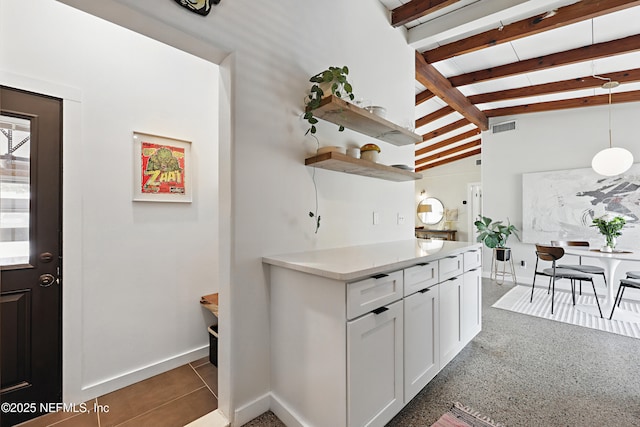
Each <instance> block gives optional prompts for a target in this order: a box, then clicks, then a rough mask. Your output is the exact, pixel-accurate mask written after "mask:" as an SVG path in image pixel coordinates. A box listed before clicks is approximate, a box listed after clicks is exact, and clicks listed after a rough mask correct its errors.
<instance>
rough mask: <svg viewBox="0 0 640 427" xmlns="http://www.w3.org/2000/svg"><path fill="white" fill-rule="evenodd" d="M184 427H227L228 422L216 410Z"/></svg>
mask: <svg viewBox="0 0 640 427" xmlns="http://www.w3.org/2000/svg"><path fill="white" fill-rule="evenodd" d="M185 427H229V420H228V419H227V417H225V416H224V414H223V413H222V411H220V410H219V409H216V410H215V411H213V412H209V413H208V414H207V415H205V416H203V417H200V418H198V419H197V420H195V421H192V422H190V423H189V424H187V425H186V426H185Z"/></svg>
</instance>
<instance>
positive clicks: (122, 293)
mask: <svg viewBox="0 0 640 427" xmlns="http://www.w3.org/2000/svg"><path fill="white" fill-rule="evenodd" d="M0 8H1V13H0V58H2V62H1V63H0V84H4V85H8V86H18V87H20V88H24V89H27V90H34V91H44V92H46V93H51V94H52V95H56V96H62V97H64V98H65V101H64V115H65V119H64V146H63V150H64V172H63V181H64V183H63V194H64V202H63V216H64V234H63V244H64V247H63V256H64V264H63V265H64V272H65V280H64V284H63V299H64V307H63V314H64V332H63V347H64V349H65V350H64V369H63V374H64V394H65V399H67V400H71V401H76V402H77V401H83V400H86V399H88V398H90V397H94V396H96V395H99V394H103V393H106V392H108V391H112V390H114V389H116V388H119V387H121V386H123V385H127V384H129V383H131V382H133V381H136V380H139V379H141V378H146V377H148V376H150V375H152V374H154V373H158V372H159V371H162V370H166V369H169V368H171V367H173V366H176V365H179V364H182V363H185V362H186V361H188V360H190V359H193V358H194V357H201V356H204V355H206V354H207V347H208V334H207V332H206V327H207V325H208V324H210V323H212V322H213V320H214V318H213V316H212V315H211V314H210V313H208V312H206V311H205V310H203V309H202V308H201V307H199V304H198V300H199V297H200V296H201V295H204V294H207V293H211V292H215V291H216V290H217V284H216V283H215V281H212V280H210V277H212V276H215V275H216V274H217V271H218V249H217V246H216V245H215V242H216V239H217V221H218V197H217V193H218V175H217V170H218V169H217V163H218V158H217V152H218V151H217V150H218V136H217V128H218V126H217V117H218V104H217V102H218V101H217V97H218V89H217V87H218V67H217V66H216V65H213V64H211V63H209V62H206V61H204V60H202V59H200V58H196V57H194V56H191V55H189V54H186V53H184V52H181V51H178V50H176V49H174V48H171V47H168V46H166V45H164V44H161V43H159V42H156V41H154V40H151V39H148V38H146V37H143V36H141V35H139V34H136V33H133V32H131V31H129V30H125V29H122V28H121V27H117V26H116V25H113V24H111V23H107V22H105V21H102V20H100V19H97V18H95V17H92V16H90V15H87V14H85V13H83V12H80V11H77V10H75V9H72V8H70V7H68V6H66V5H63V4H60V3H58V2H55V1H52V0H38V1H29V2H24V1H19V0H0ZM60 88H62V89H60ZM69 94H70V95H69ZM134 130H135V131H142V132H148V133H154V134H158V135H164V136H169V137H175V138H180V139H186V140H189V141H192V159H193V184H194V194H193V203H190V204H182V203H180V204H170V203H144V202H132V200H131V199H132V174H133V157H132V156H133V146H132V131H134Z"/></svg>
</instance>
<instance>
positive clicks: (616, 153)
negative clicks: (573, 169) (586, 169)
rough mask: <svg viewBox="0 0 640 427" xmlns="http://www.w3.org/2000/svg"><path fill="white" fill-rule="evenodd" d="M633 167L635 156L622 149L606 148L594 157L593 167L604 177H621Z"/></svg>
mask: <svg viewBox="0 0 640 427" xmlns="http://www.w3.org/2000/svg"><path fill="white" fill-rule="evenodd" d="M631 165H633V154H631V152H630V151H629V150H625V149H624V148H620V147H611V148H606V149H604V150H602V151H600V152H598V153H597V154H596V155H595V156H593V160H592V161H591V167H592V168H593V170H594V171H596V173H598V174H600V175H604V176H614V175H619V174H621V173H623V172H626V171H627V170H629V168H630V167H631Z"/></svg>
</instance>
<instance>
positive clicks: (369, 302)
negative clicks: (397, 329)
mask: <svg viewBox="0 0 640 427" xmlns="http://www.w3.org/2000/svg"><path fill="white" fill-rule="evenodd" d="M403 276H404V274H403V271H402V270H400V271H394V272H393V273H388V274H378V275H375V276H373V277H370V278H368V279H365V280H360V281H358V282H352V283H348V284H347V319H355V318H356V317H358V316H361V315H363V314H365V313H369V312H370V311H373V310H375V309H376V308H378V307H382V306H383V305H386V304H391V303H392V302H394V301H398V300H399V299H400V298H402V290H403Z"/></svg>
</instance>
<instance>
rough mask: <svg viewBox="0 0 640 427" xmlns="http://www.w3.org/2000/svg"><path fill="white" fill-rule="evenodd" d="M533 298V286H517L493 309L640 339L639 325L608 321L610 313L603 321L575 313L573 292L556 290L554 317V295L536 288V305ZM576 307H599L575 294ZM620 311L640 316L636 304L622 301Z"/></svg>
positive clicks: (590, 300) (591, 298)
mask: <svg viewBox="0 0 640 427" xmlns="http://www.w3.org/2000/svg"><path fill="white" fill-rule="evenodd" d="M530 298H531V286H520V285H517V286H515V287H514V288H513V289H511V290H510V291H509V292H507V293H506V294H505V295H504V296H503V297H502V298H500V300H498V302H496V303H495V304H493V307H495V308H500V309H503V310H509V311H514V312H516V313H521V314H527V315H529V316H535V317H541V318H543V319H548V320H555V321H558V322H563V323H569V324H572V325H576V326H583V327H585V328H591V329H598V330H600V331H605V332H611V333H614V334H619V335H624V336H627V337H632V338H640V323H635V322H631V321H624V320H616V319H615V315H614V318H613V320H609V314H610V313H604V312H603V313H602V314H603V315H604V318H600V317H599V316H594V315H592V314H589V313H585V312H584V311H580V310H576V308H575V307H574V306H573V302H572V300H571V292H566V291H559V290H556V296H555V300H554V310H553V311H554V313H553V315H552V314H551V295H548V294H547V290H546V289H542V288H538V287H536V289H535V291H534V293H533V302H529V301H530ZM576 304H583V305H587V306H593V307H596V300H595V297H594V296H593V295H588V294H585V293H583V294H582V295H578V294H577V293H576ZM620 308H622V309H623V310H626V311H630V312H632V313H638V314H640V304H639V303H637V302H633V301H627V300H623V301H622V304H621V305H620ZM616 310H617V308H616Z"/></svg>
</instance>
